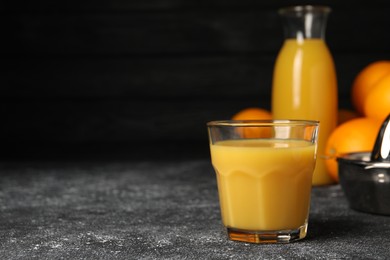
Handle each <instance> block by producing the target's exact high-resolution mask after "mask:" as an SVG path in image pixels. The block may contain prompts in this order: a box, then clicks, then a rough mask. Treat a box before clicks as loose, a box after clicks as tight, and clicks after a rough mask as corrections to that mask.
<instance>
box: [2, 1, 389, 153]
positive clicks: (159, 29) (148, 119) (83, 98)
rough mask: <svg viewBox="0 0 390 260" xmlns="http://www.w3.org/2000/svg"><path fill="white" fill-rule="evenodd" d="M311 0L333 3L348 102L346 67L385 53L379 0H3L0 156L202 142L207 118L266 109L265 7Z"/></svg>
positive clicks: (331, 33) (279, 37) (269, 27)
mask: <svg viewBox="0 0 390 260" xmlns="http://www.w3.org/2000/svg"><path fill="white" fill-rule="evenodd" d="M313 3H317V4H318V3H319V4H326V5H329V6H330V7H332V9H333V12H332V13H331V15H330V17H329V20H328V26H327V33H326V37H327V38H326V40H327V43H328V45H329V48H330V49H331V51H332V53H333V56H334V59H335V63H336V69H337V73H338V82H339V99H340V107H343V108H350V107H351V104H350V99H349V92H350V87H351V83H352V80H353V78H354V76H355V75H356V73H357V72H358V71H359V70H360V69H361V68H363V67H364V66H365V65H366V64H368V63H369V62H372V61H374V60H378V59H390V29H389V27H390V2H388V1H385V0H383V1H378V0H372V1H361V2H357V1H352V0H345V1H339V0H332V1H287V0H286V1H282V0H273V1H271V0H268V1H259V0H207V1H205V0H186V1H184V0H181V1H179V0H131V1H125V0H112V1H108V0H95V1H92V0H87V1H74V0H71V1H62V0H59V1H49V0H38V1H30V2H29V3H24V4H21V3H20V2H18V1H8V2H6V3H4V2H3V3H2V4H1V5H0V12H1V17H0V19H1V24H2V43H3V47H2V48H1V49H0V52H1V54H0V55H1V57H2V58H1V60H2V63H3V65H4V66H3V67H5V69H3V70H2V77H1V79H2V80H1V94H0V98H1V100H0V104H1V124H2V125H1V127H0V138H1V140H0V146H1V147H2V151H3V154H13V155H15V156H18V155H20V154H21V153H25V154H28V155H33V154H35V153H37V152H39V151H46V152H48V153H52V152H56V151H59V150H62V149H68V150H69V151H70V152H72V151H83V149H86V150H85V151H86V152H88V149H89V148H92V150H94V151H96V150H102V151H109V152H115V151H116V150H121V149H123V150H132V149H134V147H136V146H139V144H142V143H143V144H148V145H149V144H150V145H153V144H159V145H161V147H167V146H169V145H176V148H173V150H174V151H176V152H179V153H183V152H184V151H187V152H188V151H189V150H196V149H197V148H199V147H201V148H200V150H201V151H203V152H204V151H205V150H204V148H205V147H206V149H207V133H206V127H205V123H206V122H207V121H209V120H214V119H227V118H229V117H230V116H231V115H232V114H234V113H235V112H237V111H238V110H240V109H242V108H244V107H248V106H261V107H265V108H270V91H271V79H272V70H273V64H274V60H275V58H276V55H277V53H278V51H279V49H280V47H281V44H282V41H283V32H282V26H281V23H280V20H279V17H278V15H277V13H276V11H277V9H278V8H280V7H282V6H286V5H293V4H313ZM185 144H188V146H187V147H186V145H185ZM86 147H87V148H88V149H87V148H86Z"/></svg>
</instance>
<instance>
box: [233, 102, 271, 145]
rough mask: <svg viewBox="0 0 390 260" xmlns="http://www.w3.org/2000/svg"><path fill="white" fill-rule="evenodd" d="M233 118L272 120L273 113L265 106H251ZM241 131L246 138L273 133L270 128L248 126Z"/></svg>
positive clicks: (266, 135)
mask: <svg viewBox="0 0 390 260" xmlns="http://www.w3.org/2000/svg"><path fill="white" fill-rule="evenodd" d="M232 119H233V120H270V119H272V114H271V112H270V111H268V110H266V109H264V108H258V107H249V108H245V109H242V110H241V111H239V112H238V113H236V114H235V115H233V117H232ZM241 130H242V131H240V133H241V134H242V135H243V137H245V138H260V137H268V136H269V135H270V134H271V133H270V131H269V129H262V128H261V127H256V126H254V127H246V128H244V129H241Z"/></svg>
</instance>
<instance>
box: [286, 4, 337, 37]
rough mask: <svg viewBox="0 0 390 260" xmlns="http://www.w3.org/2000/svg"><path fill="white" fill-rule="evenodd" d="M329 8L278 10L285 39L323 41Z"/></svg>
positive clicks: (300, 7)
mask: <svg viewBox="0 0 390 260" xmlns="http://www.w3.org/2000/svg"><path fill="white" fill-rule="evenodd" d="M330 11H331V10H330V8H329V7H325V6H294V7H286V8H282V9H280V10H279V14H280V16H281V17H282V19H283V25H284V36H285V39H296V40H298V41H303V40H304V39H322V40H324V39H325V29H326V22H327V18H328V14H329V12H330Z"/></svg>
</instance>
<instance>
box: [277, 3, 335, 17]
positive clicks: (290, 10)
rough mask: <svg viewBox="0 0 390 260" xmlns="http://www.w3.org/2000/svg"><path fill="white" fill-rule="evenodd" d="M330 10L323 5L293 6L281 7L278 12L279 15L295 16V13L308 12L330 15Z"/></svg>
mask: <svg viewBox="0 0 390 260" xmlns="http://www.w3.org/2000/svg"><path fill="white" fill-rule="evenodd" d="M331 11H332V9H331V8H330V7H329V6H325V5H294V6H287V7H282V8H280V9H279V10H278V13H279V14H280V15H287V14H295V13H309V12H322V13H330V12H331Z"/></svg>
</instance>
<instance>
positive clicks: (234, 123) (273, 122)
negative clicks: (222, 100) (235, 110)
mask: <svg viewBox="0 0 390 260" xmlns="http://www.w3.org/2000/svg"><path fill="white" fill-rule="evenodd" d="M319 124H320V121H317V120H299V119H292V120H290V119H286V120H285V119H259V120H258V119H256V120H214V121H210V122H207V126H208V127H213V126H225V127H254V126H319Z"/></svg>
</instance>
